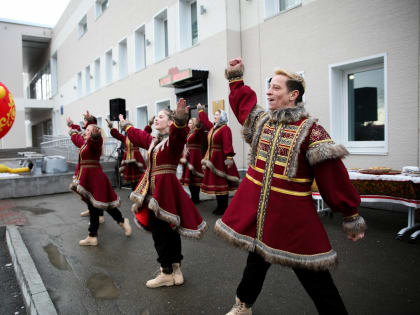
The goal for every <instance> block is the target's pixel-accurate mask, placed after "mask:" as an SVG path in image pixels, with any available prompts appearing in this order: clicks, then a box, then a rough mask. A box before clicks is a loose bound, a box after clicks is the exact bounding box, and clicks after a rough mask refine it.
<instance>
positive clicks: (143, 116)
mask: <svg viewBox="0 0 420 315" xmlns="http://www.w3.org/2000/svg"><path fill="white" fill-rule="evenodd" d="M136 110H137V113H136V114H137V117H136V125H137V128H139V129H144V127H146V126H147V123H148V114H147V105H141V106H138V107H137V108H136Z"/></svg>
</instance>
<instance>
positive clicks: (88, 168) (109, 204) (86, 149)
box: [69, 125, 121, 210]
mask: <svg viewBox="0 0 420 315" xmlns="http://www.w3.org/2000/svg"><path fill="white" fill-rule="evenodd" d="M71 127H72V129H71V130H70V131H69V134H70V135H71V140H72V142H73V143H74V145H75V146H76V147H78V148H80V149H79V161H78V163H77V166H76V172H75V176H74V177H73V182H72V183H71V185H70V189H71V190H73V191H74V192H76V193H78V194H79V195H80V196H81V197H82V200H83V201H85V202H86V203H87V204H88V203H89V202H90V203H91V204H92V205H93V206H94V207H95V208H99V209H104V210H106V209H113V208H116V207H118V206H119V205H120V203H121V202H120V198H119V197H118V195H117V194H116V193H115V192H114V189H113V188H112V186H111V183H110V182H109V179H108V177H107V176H106V175H105V173H104V172H103V170H102V167H101V164H100V163H99V160H100V158H101V154H102V143H103V139H102V137H101V136H100V135H98V136H97V137H90V138H89V139H88V140H85V139H84V137H83V136H82V135H81V134H80V127H79V126H78V125H71Z"/></svg>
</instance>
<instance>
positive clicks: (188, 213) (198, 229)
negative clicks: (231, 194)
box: [120, 98, 207, 288]
mask: <svg viewBox="0 0 420 315" xmlns="http://www.w3.org/2000/svg"><path fill="white" fill-rule="evenodd" d="M120 120H121V126H122V129H123V130H125V132H126V134H127V136H128V138H129V139H130V141H131V142H132V143H133V144H134V145H136V146H139V147H141V148H145V149H148V167H147V169H146V171H145V173H144V174H143V175H142V176H141V178H140V181H139V183H138V185H137V187H136V189H135V190H134V191H133V192H132V193H131V195H130V199H131V200H132V201H133V202H134V204H133V207H132V211H133V212H134V213H136V219H135V220H138V222H139V223H140V224H141V225H142V226H143V227H144V228H146V229H148V230H151V232H152V236H153V241H154V245H155V249H156V251H157V254H158V259H157V260H158V262H159V263H160V265H161V268H160V273H159V274H158V276H157V277H156V278H154V279H152V280H149V281H147V283H146V286H147V287H148V288H157V287H161V286H173V285H181V284H183V283H184V278H183V275H182V272H181V269H180V263H181V260H182V258H183V256H182V253H181V238H180V235H182V236H186V237H190V238H195V239H199V238H201V237H202V235H203V233H204V232H205V231H206V230H207V224H206V222H205V221H203V219H202V218H201V216H200V214H199V212H198V210H197V208H196V207H195V206H194V204H193V202H192V201H191V199H190V198H189V196H188V194H187V193H186V192H185V190H184V188H183V187H182V185H181V183H180V182H179V180H178V179H177V177H176V168H177V166H178V163H179V159H180V158H181V155H182V151H183V149H184V145H185V143H186V140H187V135H188V131H189V129H188V126H187V120H188V108H187V107H186V102H185V100H184V99H182V98H181V99H180V100H179V101H178V104H177V110H176V112H175V113H173V112H172V111H171V110H169V109H164V110H161V111H160V112H159V113H158V115H157V117H156V118H155V128H156V130H157V131H158V132H159V134H158V136H157V137H156V138H154V137H152V136H151V135H150V134H148V133H147V132H145V131H143V130H141V129H136V128H134V127H133V126H132V125H131V124H130V123H129V122H128V121H125V120H124V119H123V116H122V115H120Z"/></svg>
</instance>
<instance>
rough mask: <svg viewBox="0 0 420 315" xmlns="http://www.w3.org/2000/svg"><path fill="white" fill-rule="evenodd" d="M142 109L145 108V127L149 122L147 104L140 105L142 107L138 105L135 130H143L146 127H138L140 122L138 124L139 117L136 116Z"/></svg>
mask: <svg viewBox="0 0 420 315" xmlns="http://www.w3.org/2000/svg"><path fill="white" fill-rule="evenodd" d="M142 108H146V114H147V115H146V116H147V117H146V125H147V123H148V121H149V108H148V106H147V104H142V105H139V106H136V126H137V128H139V129H142V130H143V129H144V127H146V125H144V126H140V122H139V116H138V114H139V109H142Z"/></svg>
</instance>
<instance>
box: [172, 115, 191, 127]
mask: <svg viewBox="0 0 420 315" xmlns="http://www.w3.org/2000/svg"><path fill="white" fill-rule="evenodd" d="M187 121H188V113H183V114H178V113H177V112H175V115H174V122H175V124H176V125H177V126H178V127H181V126H185V125H186V124H187Z"/></svg>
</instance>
